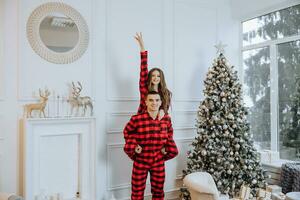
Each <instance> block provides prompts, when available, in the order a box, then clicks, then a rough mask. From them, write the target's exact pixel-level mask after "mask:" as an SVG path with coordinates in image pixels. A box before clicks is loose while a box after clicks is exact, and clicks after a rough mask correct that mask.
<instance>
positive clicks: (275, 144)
mask: <svg viewBox="0 0 300 200" xmlns="http://www.w3.org/2000/svg"><path fill="white" fill-rule="evenodd" d="M298 4H299V1H293V2H292V3H290V4H288V5H280V6H277V7H276V8H275V7H273V8H272V9H265V10H264V11H259V12H257V13H255V14H254V15H253V16H252V17H248V18H244V19H241V20H240V24H239V26H240V27H239V31H240V34H239V36H240V37H239V40H240V42H239V48H240V51H239V52H240V56H239V57H240V59H239V66H240V73H239V74H240V75H241V83H244V66H243V51H246V50H253V49H257V48H262V47H269V49H270V82H271V86H270V91H271V94H270V104H271V105H270V106H271V108H270V111H271V113H270V119H271V127H270V129H271V150H272V151H279V150H280V149H279V132H278V130H279V128H278V117H279V113H278V63H277V52H278V49H277V47H278V45H279V44H282V43H287V42H293V41H296V40H300V35H295V36H289V37H284V38H280V39H276V40H270V41H265V42H261V43H258V44H253V45H246V46H244V47H243V37H242V35H243V25H242V24H243V22H245V21H248V20H250V19H253V18H256V17H259V16H262V15H266V14H268V13H271V12H275V11H278V10H281V9H285V8H288V7H291V6H295V5H298ZM243 86H244V84H243Z"/></svg>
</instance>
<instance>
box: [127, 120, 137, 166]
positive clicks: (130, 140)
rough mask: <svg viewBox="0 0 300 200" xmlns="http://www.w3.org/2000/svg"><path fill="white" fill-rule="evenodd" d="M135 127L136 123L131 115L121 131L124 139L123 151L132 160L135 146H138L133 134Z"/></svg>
mask: <svg viewBox="0 0 300 200" xmlns="http://www.w3.org/2000/svg"><path fill="white" fill-rule="evenodd" d="M135 129H136V124H135V122H134V119H133V117H131V119H130V121H129V122H128V123H127V124H126V126H125V128H124V131H123V133H124V139H125V145H124V151H125V153H126V154H127V155H128V156H129V158H131V159H132V160H134V159H135V148H136V147H137V146H138V144H137V142H136V140H135V138H134V135H133V134H134V133H135Z"/></svg>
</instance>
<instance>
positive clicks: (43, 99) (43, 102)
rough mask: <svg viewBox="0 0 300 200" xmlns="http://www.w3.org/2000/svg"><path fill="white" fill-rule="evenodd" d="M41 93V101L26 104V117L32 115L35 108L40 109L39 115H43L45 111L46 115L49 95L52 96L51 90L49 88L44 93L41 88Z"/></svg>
mask: <svg viewBox="0 0 300 200" xmlns="http://www.w3.org/2000/svg"><path fill="white" fill-rule="evenodd" d="M39 94H40V97H41V100H40V102H39V103H32V104H26V105H25V106H24V109H25V112H26V117H27V118H29V117H32V116H31V113H32V111H33V110H37V111H39V116H40V117H41V113H43V115H44V117H46V115H45V107H46V105H47V101H48V97H49V96H50V92H49V90H48V89H46V90H45V92H44V93H42V91H41V89H39Z"/></svg>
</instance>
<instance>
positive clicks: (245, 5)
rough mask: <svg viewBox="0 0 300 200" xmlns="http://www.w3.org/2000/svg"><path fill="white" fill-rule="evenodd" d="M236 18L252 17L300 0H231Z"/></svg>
mask: <svg viewBox="0 0 300 200" xmlns="http://www.w3.org/2000/svg"><path fill="white" fill-rule="evenodd" d="M230 3H231V8H232V14H233V16H234V18H238V19H243V20H246V19H249V18H250V19H251V18H253V17H257V16H259V15H263V14H266V13H269V12H272V11H274V10H277V9H280V8H282V7H286V6H292V5H295V4H299V3H300V1H299V0H263V1H261V0H252V1H248V0H230Z"/></svg>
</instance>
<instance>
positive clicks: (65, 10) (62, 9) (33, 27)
mask: <svg viewBox="0 0 300 200" xmlns="http://www.w3.org/2000/svg"><path fill="white" fill-rule="evenodd" d="M55 12H58V13H61V14H64V15H66V16H68V17H70V18H71V19H72V20H73V21H74V22H75V24H76V26H77V28H78V31H79V40H78V43H77V44H76V46H75V47H74V48H73V49H71V50H70V51H67V52H63V53H59V52H55V51H52V50H50V49H48V48H47V47H46V45H45V44H44V43H43V41H42V40H41V37H40V34H39V27H40V23H41V22H42V20H43V19H44V18H45V17H46V16H47V15H49V14H50V13H55ZM26 29H27V30H26V31H27V38H28V41H29V43H30V46H31V47H32V49H33V50H34V51H35V52H36V53H37V54H38V55H39V56H40V57H42V58H43V59H45V60H47V61H49V62H52V63H55V64H68V63H72V62H74V61H76V60H77V59H79V58H80V57H81V56H82V55H83V54H84V52H85V51H86V49H87V47H88V44H89V30H88V26H87V24H86V22H85V20H84V19H83V17H82V16H81V14H80V13H79V12H78V11H77V10H75V9H74V8H72V7H71V6H69V5H67V4H64V3H60V2H49V3H45V4H42V5H40V6H39V7H37V8H36V9H35V10H34V11H33V12H32V13H31V15H30V17H29V18H28V21H27V27H26Z"/></svg>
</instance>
